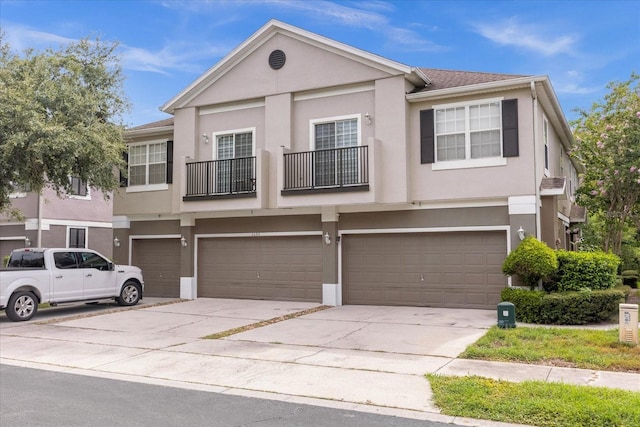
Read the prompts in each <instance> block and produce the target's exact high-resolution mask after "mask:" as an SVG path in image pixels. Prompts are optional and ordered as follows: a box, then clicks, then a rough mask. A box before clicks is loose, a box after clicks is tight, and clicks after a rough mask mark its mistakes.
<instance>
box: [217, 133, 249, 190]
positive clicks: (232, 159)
mask: <svg viewBox="0 0 640 427" xmlns="http://www.w3.org/2000/svg"><path fill="white" fill-rule="evenodd" d="M254 133H255V129H254V128H251V129H239V130H234V131H227V132H220V133H214V134H213V135H214V138H215V141H216V147H215V153H214V155H215V158H216V160H217V162H216V170H217V172H216V193H238V192H250V191H254V190H255V171H254V161H253V155H254V149H253V143H254V139H255V138H254Z"/></svg>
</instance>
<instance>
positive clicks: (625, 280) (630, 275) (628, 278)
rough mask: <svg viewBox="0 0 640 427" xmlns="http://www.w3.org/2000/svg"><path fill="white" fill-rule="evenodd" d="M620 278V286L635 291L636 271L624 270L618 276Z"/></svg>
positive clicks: (636, 283) (636, 282) (636, 285)
mask: <svg viewBox="0 0 640 427" xmlns="http://www.w3.org/2000/svg"><path fill="white" fill-rule="evenodd" d="M620 276H622V284H623V285H626V286H629V287H631V288H634V289H636V288H637V287H638V271H637V270H625V271H623V272H622V274H621V275H620Z"/></svg>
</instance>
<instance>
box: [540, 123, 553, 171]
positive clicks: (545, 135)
mask: <svg viewBox="0 0 640 427" xmlns="http://www.w3.org/2000/svg"><path fill="white" fill-rule="evenodd" d="M542 142H543V143H544V151H543V153H542V155H543V158H542V160H543V163H544V176H551V172H549V170H550V169H551V150H550V147H549V120H548V119H547V116H545V115H543V116H542Z"/></svg>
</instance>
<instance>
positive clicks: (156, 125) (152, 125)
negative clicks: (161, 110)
mask: <svg viewBox="0 0 640 427" xmlns="http://www.w3.org/2000/svg"><path fill="white" fill-rule="evenodd" d="M166 126H173V117H169V118H167V119H163V120H158V121H157V122H151V123H145V124H143V125H140V126H136V127H133V128H130V129H129V130H144V129H153V128H161V127H166Z"/></svg>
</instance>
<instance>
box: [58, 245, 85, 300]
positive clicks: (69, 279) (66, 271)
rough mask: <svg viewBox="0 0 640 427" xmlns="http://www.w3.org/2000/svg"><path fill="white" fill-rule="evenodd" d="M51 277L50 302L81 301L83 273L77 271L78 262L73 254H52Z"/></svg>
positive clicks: (63, 252)
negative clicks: (51, 294)
mask: <svg viewBox="0 0 640 427" xmlns="http://www.w3.org/2000/svg"><path fill="white" fill-rule="evenodd" d="M53 262H54V266H53V268H52V270H51V273H52V274H51V276H52V279H51V280H52V293H53V296H52V298H51V301H52V302H63V301H73V300H79V299H82V292H83V286H84V285H83V282H84V277H83V272H82V271H81V270H80V269H78V260H77V258H76V254H75V253H74V252H65V251H61V252H54V253H53Z"/></svg>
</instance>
